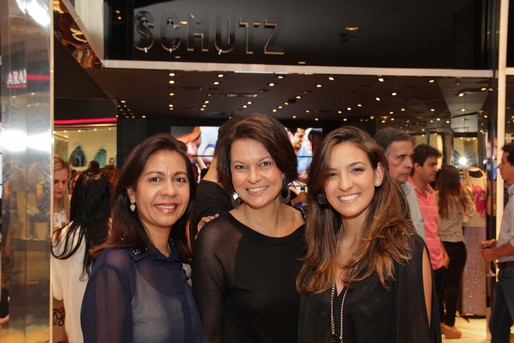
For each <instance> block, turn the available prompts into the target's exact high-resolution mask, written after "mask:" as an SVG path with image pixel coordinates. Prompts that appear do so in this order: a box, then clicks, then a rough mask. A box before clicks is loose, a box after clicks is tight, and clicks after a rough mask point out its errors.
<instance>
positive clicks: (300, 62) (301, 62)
mask: <svg viewBox="0 0 514 343" xmlns="http://www.w3.org/2000/svg"><path fill="white" fill-rule="evenodd" d="M298 64H302V65H303V64H307V62H305V61H298Z"/></svg>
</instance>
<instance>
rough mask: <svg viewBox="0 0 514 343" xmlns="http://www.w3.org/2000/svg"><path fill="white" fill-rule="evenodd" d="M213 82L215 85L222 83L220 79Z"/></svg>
mask: <svg viewBox="0 0 514 343" xmlns="http://www.w3.org/2000/svg"><path fill="white" fill-rule="evenodd" d="M212 84H213V85H215V86H217V85H219V84H220V82H219V81H214V82H213V83H212Z"/></svg>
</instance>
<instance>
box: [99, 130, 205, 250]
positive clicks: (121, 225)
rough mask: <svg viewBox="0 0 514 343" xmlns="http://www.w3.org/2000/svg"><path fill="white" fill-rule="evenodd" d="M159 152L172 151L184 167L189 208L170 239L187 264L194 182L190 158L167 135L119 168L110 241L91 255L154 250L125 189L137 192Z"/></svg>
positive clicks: (140, 148)
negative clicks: (117, 250)
mask: <svg viewBox="0 0 514 343" xmlns="http://www.w3.org/2000/svg"><path fill="white" fill-rule="evenodd" d="M160 151H175V152H177V153H178V154H180V156H181V157H182V159H183V160H184V162H185V163H186V169H187V179H188V184H189V194H190V197H189V199H190V200H189V204H188V206H187V209H186V211H185V213H184V215H182V217H181V218H180V219H179V220H178V221H177V222H176V223H175V224H174V225H173V230H171V236H170V238H171V239H173V241H174V242H175V245H176V247H177V248H178V251H179V255H180V256H181V257H182V258H183V259H185V260H187V259H190V258H191V255H192V252H191V248H190V246H189V244H188V235H189V234H188V232H187V230H189V225H188V222H189V216H190V212H191V208H192V203H193V201H194V198H195V194H196V193H195V192H196V181H195V178H194V174H193V168H192V165H191V162H190V161H189V157H188V156H187V154H186V152H185V151H184V150H183V149H182V146H181V145H180V143H179V141H177V140H176V139H175V138H174V137H173V136H172V135H171V134H169V133H158V134H156V135H153V136H150V137H148V138H146V139H145V140H144V141H142V142H141V143H139V144H138V145H137V146H136V147H135V148H134V149H132V151H131V152H130V154H129V155H128V156H127V158H126V160H125V163H124V164H123V167H122V168H121V171H120V175H119V178H118V182H117V184H116V187H115V189H114V194H113V196H112V223H111V233H110V235H109V238H108V239H107V241H106V242H105V244H103V245H102V246H100V247H99V248H98V249H95V251H94V254H95V255H98V254H100V252H101V251H102V250H103V249H105V248H133V249H137V250H141V251H146V250H148V249H151V248H153V244H152V242H151V240H150V237H149V236H148V232H147V231H146V229H145V227H144V225H143V223H142V222H141V219H140V218H139V215H138V214H137V211H135V212H132V211H130V209H129V206H130V199H129V196H128V193H127V189H129V188H133V189H136V185H137V180H138V179H139V177H140V176H141V173H142V172H143V170H144V168H145V166H146V163H147V162H148V159H149V158H150V156H152V155H154V154H155V153H157V152H160Z"/></svg>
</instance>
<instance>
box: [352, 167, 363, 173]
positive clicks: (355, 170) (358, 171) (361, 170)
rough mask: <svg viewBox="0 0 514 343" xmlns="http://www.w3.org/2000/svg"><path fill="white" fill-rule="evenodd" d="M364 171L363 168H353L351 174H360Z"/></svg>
mask: <svg viewBox="0 0 514 343" xmlns="http://www.w3.org/2000/svg"><path fill="white" fill-rule="evenodd" d="M363 171H364V168H353V169H352V173H362V172H363Z"/></svg>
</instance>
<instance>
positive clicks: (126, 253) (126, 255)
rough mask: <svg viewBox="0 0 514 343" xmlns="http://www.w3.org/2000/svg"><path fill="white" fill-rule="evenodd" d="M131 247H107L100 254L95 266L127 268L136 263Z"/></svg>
mask: <svg viewBox="0 0 514 343" xmlns="http://www.w3.org/2000/svg"><path fill="white" fill-rule="evenodd" d="M132 255H133V254H131V250H130V249H129V248H106V249H104V250H103V251H102V252H101V253H100V255H99V256H98V258H97V260H96V262H95V264H94V267H95V269H97V268H99V267H102V266H103V267H106V268H112V269H126V268H129V267H130V266H132V265H134V264H135V260H134V258H133V256H132Z"/></svg>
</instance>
